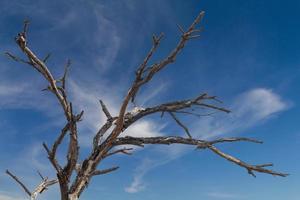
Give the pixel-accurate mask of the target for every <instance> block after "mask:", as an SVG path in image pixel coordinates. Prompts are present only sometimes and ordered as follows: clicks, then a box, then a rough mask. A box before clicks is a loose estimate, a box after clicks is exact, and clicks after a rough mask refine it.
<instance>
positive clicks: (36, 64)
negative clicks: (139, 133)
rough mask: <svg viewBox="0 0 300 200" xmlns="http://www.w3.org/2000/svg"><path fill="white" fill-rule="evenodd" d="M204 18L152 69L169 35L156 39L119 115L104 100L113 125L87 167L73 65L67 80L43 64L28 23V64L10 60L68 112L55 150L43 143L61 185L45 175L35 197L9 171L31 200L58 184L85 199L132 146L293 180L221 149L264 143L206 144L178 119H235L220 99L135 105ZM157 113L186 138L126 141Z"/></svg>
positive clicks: (21, 42)
mask: <svg viewBox="0 0 300 200" xmlns="http://www.w3.org/2000/svg"><path fill="white" fill-rule="evenodd" d="M203 17H204V11H201V12H200V13H199V14H198V16H196V18H195V20H194V21H193V22H192V23H191V24H190V26H189V27H188V29H187V30H184V29H183V28H182V27H181V26H180V25H178V28H179V31H180V33H181V36H180V38H179V41H178V43H177V45H175V47H174V48H173V49H172V50H171V51H170V52H169V54H168V55H167V56H166V57H164V58H162V59H161V60H159V61H158V62H155V63H154V64H149V61H150V60H151V58H152V56H153V54H154V53H155V51H156V50H157V48H158V47H159V45H160V43H161V41H162V39H163V37H164V34H163V33H161V34H160V35H159V36H156V35H153V37H152V47H151V49H150V50H149V52H148V53H147V55H146V56H145V58H144V59H143V61H142V62H141V64H140V65H139V66H138V67H137V69H136V72H135V79H134V81H133V83H132V85H131V86H130V88H129V89H128V92H127V94H126V95H125V97H124V99H123V101H122V104H121V106H120V108H119V111H118V114H117V115H116V116H113V115H112V114H111V113H110V111H109V108H108V107H107V106H106V105H105V103H104V102H103V101H102V100H100V106H101V108H102V111H103V113H104V114H105V116H106V118H107V119H106V122H105V123H104V124H103V126H102V127H101V128H100V129H99V130H98V131H97V132H96V133H95V135H94V138H93V141H91V144H92V146H91V150H90V153H89V155H88V156H87V157H86V158H85V159H84V160H83V162H82V163H80V162H79V159H78V158H79V154H80V151H79V143H78V134H79V133H78V128H77V126H78V123H79V122H80V121H81V119H82V116H83V114H84V112H83V111H81V112H80V113H76V112H75V111H74V110H73V106H72V102H71V101H70V100H69V98H68V95H67V92H66V81H67V75H68V68H69V67H70V65H71V62H70V61H68V62H67V63H66V65H65V70H64V72H63V75H62V76H61V77H58V78H56V77H54V76H53V74H52V73H51V71H50V70H49V67H48V66H47V60H48V59H49V57H50V55H47V56H46V57H45V58H39V57H38V56H37V55H36V53H34V51H33V50H31V48H30V47H29V46H28V42H27V41H28V35H27V30H28V25H29V22H28V21H25V22H24V27H23V30H22V32H20V33H19V34H18V36H17V37H16V38H15V40H16V43H17V45H18V46H19V48H20V50H21V51H22V52H23V53H24V55H25V58H20V57H17V56H15V55H13V54H12V53H9V52H7V53H6V54H7V55H8V56H9V57H10V58H11V59H13V60H14V61H17V62H21V63H25V64H26V65H29V66H31V67H32V68H33V69H35V70H36V71H37V72H38V74H39V75H40V76H42V77H43V78H44V79H45V81H46V82H47V83H48V86H47V88H46V89H45V90H47V91H49V92H50V93H52V94H53V95H54V96H55V97H56V99H57V101H58V103H59V106H60V107H61V108H62V110H63V112H64V116H65V126H64V127H63V128H62V130H61V132H60V133H59V134H58V135H57V138H56V140H55V141H54V142H53V144H52V145H50V146H48V145H47V143H49V141H48V142H44V143H43V147H44V148H45V150H46V153H47V155H48V158H49V161H50V163H51V164H52V166H53V168H54V169H55V171H56V174H57V179H54V180H50V181H49V180H48V178H44V177H43V176H42V175H41V174H40V173H39V174H40V176H41V178H42V183H41V184H39V185H38V186H37V188H36V189H35V190H34V191H33V192H31V191H30V190H29V189H28V188H27V187H26V186H25V184H23V183H22V182H21V181H20V179H18V178H17V177H16V176H15V175H13V174H12V173H10V172H9V171H7V173H8V175H10V176H11V177H12V178H13V179H14V180H15V181H16V182H17V183H18V184H19V185H20V186H21V187H22V188H23V190H24V191H25V192H26V193H27V194H28V195H29V196H30V198H31V199H36V197H37V194H38V193H42V192H43V191H44V190H45V189H46V188H47V187H49V186H50V185H53V184H55V183H56V182H58V183H59V186H60V194H61V199H62V200H76V199H79V197H80V195H81V194H82V192H83V191H84V190H85V189H86V188H87V186H88V184H89V182H90V181H91V179H92V178H93V177H94V176H96V175H102V174H107V173H110V172H113V171H115V170H117V169H119V166H112V167H111V168H108V169H100V168H101V163H102V161H103V160H104V159H106V158H107V157H110V156H114V155H116V154H125V155H131V154H133V153H134V152H133V148H128V145H135V146H138V147H144V145H148V144H152V145H158V144H161V145H172V144H182V145H192V146H194V147H195V148H196V149H201V150H204V149H207V150H209V151H211V152H212V153H215V154H217V155H219V156H220V157H221V158H224V159H226V160H228V161H230V162H232V163H233V164H236V165H238V166H240V167H242V168H244V169H246V171H247V172H248V173H249V174H251V175H252V176H255V173H257V172H259V173H266V174H271V175H274V176H283V177H284V176H287V174H285V173H280V172H277V171H273V170H270V169H268V168H267V167H270V166H272V164H270V163H267V164H259V165H253V164H248V163H246V162H244V161H242V160H240V159H238V158H236V157H234V156H232V155H229V154H227V153H225V152H223V151H222V150H220V149H219V148H217V147H216V145H218V144H220V145H221V144H225V143H231V142H253V143H259V144H260V143H262V142H261V141H258V140H255V139H251V138H243V137H235V138H217V139H214V140H203V139H201V138H194V137H193V133H191V132H190V131H189V128H188V126H187V125H185V124H184V123H183V122H182V121H181V120H180V118H179V115H178V114H183V115H195V116H199V115H201V113H198V112H197V109H196V108H202V109H206V110H211V111H214V112H215V111H220V112H225V113H229V112H230V111H229V110H228V109H226V108H224V107H222V106H220V100H218V99H217V97H216V96H211V95H209V94H206V93H203V94H199V95H195V97H194V98H190V99H184V100H179V101H171V102H164V103H162V104H159V105H155V106H152V107H147V108H139V107H138V106H137V105H136V103H135V99H136V98H137V95H138V92H139V91H140V90H141V89H142V87H143V86H144V85H146V84H148V83H149V82H151V80H152V78H153V77H154V76H156V75H157V74H158V73H159V72H160V71H161V70H163V69H164V68H166V67H168V66H171V64H172V63H173V62H175V61H176V57H177V55H178V54H180V53H181V52H182V50H183V49H184V47H185V46H186V44H187V42H188V41H190V40H192V39H197V38H198V37H199V36H200V33H201V31H202V28H201V26H200V24H201V21H202V19H203ZM130 103H133V105H134V106H135V107H134V109H133V110H129V109H128V106H129V104H130ZM194 108H195V109H194ZM155 113H160V114H161V117H163V116H164V114H169V115H170V116H171V118H172V119H173V120H174V122H175V123H176V124H177V125H178V126H179V127H180V128H182V136H172V135H170V136H160V137H131V136H125V137H124V136H122V133H123V132H124V131H125V130H126V129H127V128H128V127H130V126H131V125H132V124H134V123H137V122H138V121H139V120H140V119H142V118H144V117H146V116H149V115H152V114H155ZM66 137H69V140H68V141H69V142H68V151H67V154H66V155H65V156H66V158H65V159H66V164H65V165H62V164H61V163H59V162H58V160H57V154H58V150H59V147H60V145H61V143H62V141H63V140H64V139H66ZM170 148H172V147H170Z"/></svg>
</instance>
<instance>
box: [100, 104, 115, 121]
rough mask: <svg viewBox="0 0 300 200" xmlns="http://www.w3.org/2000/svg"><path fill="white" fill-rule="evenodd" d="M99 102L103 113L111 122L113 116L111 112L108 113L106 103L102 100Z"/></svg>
mask: <svg viewBox="0 0 300 200" xmlns="http://www.w3.org/2000/svg"><path fill="white" fill-rule="evenodd" d="M99 102H100V105H101V108H102V111H103V113H104V114H105V116H106V117H107V119H108V120H111V119H112V116H111V114H110V112H109V111H108V109H107V107H106V105H105V104H104V102H103V101H102V100H99Z"/></svg>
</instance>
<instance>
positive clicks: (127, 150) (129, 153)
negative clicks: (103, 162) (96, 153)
mask: <svg viewBox="0 0 300 200" xmlns="http://www.w3.org/2000/svg"><path fill="white" fill-rule="evenodd" d="M131 150H133V148H123V149H117V150H115V151H113V152H110V153H107V154H106V155H105V156H104V158H106V157H109V156H112V155H115V154H118V153H123V154H126V155H131V154H132V153H131V152H129V151H131Z"/></svg>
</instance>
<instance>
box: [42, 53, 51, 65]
mask: <svg viewBox="0 0 300 200" xmlns="http://www.w3.org/2000/svg"><path fill="white" fill-rule="evenodd" d="M50 56H51V53H48V54H47V55H46V57H45V58H44V59H43V62H44V63H46V62H47V61H48V59H49V58H50Z"/></svg>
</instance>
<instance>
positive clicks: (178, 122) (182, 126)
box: [169, 112, 192, 138]
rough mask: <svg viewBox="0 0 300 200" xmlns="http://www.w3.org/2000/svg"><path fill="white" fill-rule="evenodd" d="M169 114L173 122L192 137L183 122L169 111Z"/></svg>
mask: <svg viewBox="0 0 300 200" xmlns="http://www.w3.org/2000/svg"><path fill="white" fill-rule="evenodd" d="M169 114H170V115H171V117H172V118H173V119H174V120H175V122H176V123H177V124H178V125H179V126H180V127H181V128H183V130H184V131H185V132H186V134H187V135H188V136H189V138H192V136H191V134H190V132H189V129H188V128H187V127H186V126H185V125H184V124H183V123H181V121H180V120H179V119H178V118H177V117H176V115H175V114H174V113H172V112H169Z"/></svg>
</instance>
